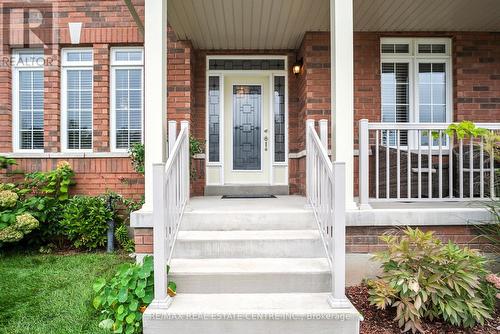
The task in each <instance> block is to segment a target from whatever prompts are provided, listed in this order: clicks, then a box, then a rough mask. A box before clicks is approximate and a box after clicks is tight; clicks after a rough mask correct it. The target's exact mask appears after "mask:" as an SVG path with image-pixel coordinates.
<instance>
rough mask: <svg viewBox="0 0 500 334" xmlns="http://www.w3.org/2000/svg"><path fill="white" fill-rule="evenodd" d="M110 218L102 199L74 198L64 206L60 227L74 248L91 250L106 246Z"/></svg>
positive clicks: (111, 215)
mask: <svg viewBox="0 0 500 334" xmlns="http://www.w3.org/2000/svg"><path fill="white" fill-rule="evenodd" d="M112 218H113V213H112V212H111V211H109V210H108V209H107V208H106V203H105V201H104V199H103V198H101V197H90V196H75V197H73V198H71V199H70V200H69V201H68V203H67V204H66V205H65V207H64V211H63V214H62V220H61V221H60V226H61V227H62V229H63V231H64V234H65V235H66V236H67V237H68V239H69V240H70V241H71V242H73V245H74V246H75V247H77V248H86V249H89V250H92V249H96V248H99V247H103V246H104V245H105V244H106V240H107V235H106V231H107V230H108V221H110V220H111V219H112Z"/></svg>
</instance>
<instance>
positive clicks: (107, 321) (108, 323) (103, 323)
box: [99, 319, 114, 330]
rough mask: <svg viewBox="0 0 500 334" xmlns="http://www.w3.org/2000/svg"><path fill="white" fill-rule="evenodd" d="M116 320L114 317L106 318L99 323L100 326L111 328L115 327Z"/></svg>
mask: <svg viewBox="0 0 500 334" xmlns="http://www.w3.org/2000/svg"><path fill="white" fill-rule="evenodd" d="M113 323H114V321H113V320H112V319H104V320H103V321H101V322H100V323H99V328H102V329H105V330H111V328H112V327H113Z"/></svg>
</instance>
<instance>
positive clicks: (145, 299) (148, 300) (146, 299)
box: [142, 291, 154, 304]
mask: <svg viewBox="0 0 500 334" xmlns="http://www.w3.org/2000/svg"><path fill="white" fill-rule="evenodd" d="M153 297H154V294H153V292H152V291H151V292H148V293H146V295H145V296H144V297H142V301H143V302H144V303H145V304H150V303H151V302H152V301H153Z"/></svg>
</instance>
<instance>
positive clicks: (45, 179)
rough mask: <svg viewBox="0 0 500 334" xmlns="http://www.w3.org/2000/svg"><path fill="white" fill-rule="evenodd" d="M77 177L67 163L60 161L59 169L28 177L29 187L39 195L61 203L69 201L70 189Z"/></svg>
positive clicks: (32, 174)
mask: <svg viewBox="0 0 500 334" xmlns="http://www.w3.org/2000/svg"><path fill="white" fill-rule="evenodd" d="M74 176H75V173H74V172H73V169H72V168H71V165H70V164H69V163H68V162H67V161H60V162H59V163H58V164H57V168H56V169H54V170H51V171H48V172H34V173H30V174H28V175H26V179H27V181H28V187H31V188H34V189H35V190H37V191H38V192H39V195H44V196H49V197H52V198H55V199H57V200H59V201H66V200H68V199H69V187H70V185H71V184H72V178H73V177H74Z"/></svg>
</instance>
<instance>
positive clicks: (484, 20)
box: [168, 0, 500, 50]
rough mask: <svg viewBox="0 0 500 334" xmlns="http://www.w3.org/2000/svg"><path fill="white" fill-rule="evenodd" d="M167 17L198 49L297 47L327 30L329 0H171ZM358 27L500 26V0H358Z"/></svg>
mask: <svg viewBox="0 0 500 334" xmlns="http://www.w3.org/2000/svg"><path fill="white" fill-rule="evenodd" d="M168 20H169V22H170V24H171V25H172V27H173V29H174V30H175V32H176V33H177V36H178V37H179V38H180V39H189V40H191V41H192V43H193V45H194V47H195V48H198V49H255V50H256V49H296V48H298V47H299V45H300V42H301V40H302V36H303V35H304V33H305V32H306V31H328V30H329V28H330V21H329V20H330V11H329V0H169V1H168ZM354 30H355V31H500V1H499V0H474V1H471V0H439V1H436V0H354Z"/></svg>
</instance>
